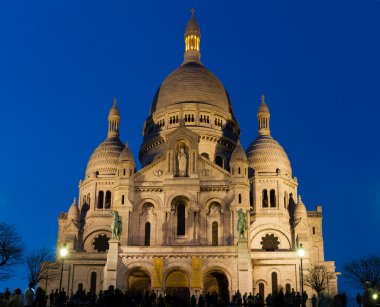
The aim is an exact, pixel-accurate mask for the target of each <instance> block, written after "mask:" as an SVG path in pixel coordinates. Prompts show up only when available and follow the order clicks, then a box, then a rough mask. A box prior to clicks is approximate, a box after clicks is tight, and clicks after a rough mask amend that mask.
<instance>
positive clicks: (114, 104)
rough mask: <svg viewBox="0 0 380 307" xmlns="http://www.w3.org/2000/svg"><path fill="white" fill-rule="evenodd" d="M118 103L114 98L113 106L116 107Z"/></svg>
mask: <svg viewBox="0 0 380 307" xmlns="http://www.w3.org/2000/svg"><path fill="white" fill-rule="evenodd" d="M116 103H117V100H116V97H113V106H114V107H116Z"/></svg>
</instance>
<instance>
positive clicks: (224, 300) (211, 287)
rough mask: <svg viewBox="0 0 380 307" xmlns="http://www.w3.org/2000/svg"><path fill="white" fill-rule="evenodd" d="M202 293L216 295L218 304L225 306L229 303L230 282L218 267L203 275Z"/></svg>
mask: <svg viewBox="0 0 380 307" xmlns="http://www.w3.org/2000/svg"><path fill="white" fill-rule="evenodd" d="M203 288H204V293H205V294H207V293H215V292H216V293H218V300H219V302H218V304H220V305H225V304H228V302H229V293H230V281H229V276H228V274H227V273H226V272H225V271H224V270H223V269H222V268H218V267H214V268H211V269H209V270H207V271H206V272H205V274H204V275H203Z"/></svg>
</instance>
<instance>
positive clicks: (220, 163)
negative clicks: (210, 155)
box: [215, 156, 224, 167]
mask: <svg viewBox="0 0 380 307" xmlns="http://www.w3.org/2000/svg"><path fill="white" fill-rule="evenodd" d="M215 164H216V165H218V166H220V167H223V164H224V163H223V158H222V157H221V156H216V157H215Z"/></svg>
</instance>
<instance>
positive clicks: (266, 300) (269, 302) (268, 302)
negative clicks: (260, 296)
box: [257, 293, 274, 306]
mask: <svg viewBox="0 0 380 307" xmlns="http://www.w3.org/2000/svg"><path fill="white" fill-rule="evenodd" d="M265 303H266V304H267V305H268V306H273V303H274V302H273V296H272V294H270V293H269V294H268V295H267V298H266V299H265ZM257 304H259V301H258V300H257Z"/></svg>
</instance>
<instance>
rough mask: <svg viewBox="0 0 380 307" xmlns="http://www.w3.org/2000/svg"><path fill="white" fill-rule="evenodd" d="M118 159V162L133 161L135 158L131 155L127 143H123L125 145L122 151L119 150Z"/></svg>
mask: <svg viewBox="0 0 380 307" xmlns="http://www.w3.org/2000/svg"><path fill="white" fill-rule="evenodd" d="M118 161H119V163H121V162H128V161H129V162H133V163H135V159H134V157H133V154H132V151H131V149H130V148H129V146H128V143H126V144H125V147H124V149H123V151H122V152H121V154H120V156H119V160H118Z"/></svg>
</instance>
